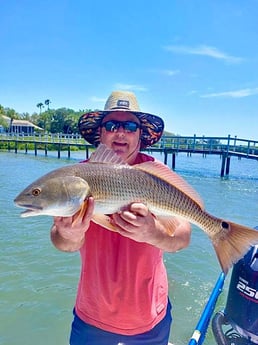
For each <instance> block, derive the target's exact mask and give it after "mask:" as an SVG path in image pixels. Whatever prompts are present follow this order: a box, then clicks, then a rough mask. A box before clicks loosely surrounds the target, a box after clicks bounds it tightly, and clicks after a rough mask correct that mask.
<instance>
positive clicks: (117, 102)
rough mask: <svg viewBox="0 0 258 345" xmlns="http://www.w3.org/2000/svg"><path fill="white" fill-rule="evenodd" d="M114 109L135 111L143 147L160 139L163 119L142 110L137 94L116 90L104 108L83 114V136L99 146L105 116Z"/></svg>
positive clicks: (81, 127) (81, 122)
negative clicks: (139, 125)
mask: <svg viewBox="0 0 258 345" xmlns="http://www.w3.org/2000/svg"><path fill="white" fill-rule="evenodd" d="M114 111H127V112H130V113H133V114H134V115H135V116H136V117H137V118H138V119H139V120H140V124H141V131H142V134H141V148H146V147H148V146H151V145H153V144H155V143H156V142H158V141H159V139H160V138H161V136H162V133H163V130H164V122H163V120H162V119H161V118H160V117H158V116H156V115H152V114H148V113H143V112H141V111H140V108H139V105H138V102H137V99H136V96H135V95H134V94H133V93H132V92H128V91H114V92H112V93H111V95H110V96H109V97H108V99H107V101H106V104H105V107H104V110H100V111H91V112H89V113H86V114H83V115H82V116H81V117H80V119H79V122H78V127H79V131H80V133H81V135H82V136H83V138H84V139H85V140H86V141H88V142H89V143H90V144H93V145H95V146H98V145H99V143H100V125H101V123H102V120H103V118H104V117H105V116H106V115H107V114H109V113H110V112H114Z"/></svg>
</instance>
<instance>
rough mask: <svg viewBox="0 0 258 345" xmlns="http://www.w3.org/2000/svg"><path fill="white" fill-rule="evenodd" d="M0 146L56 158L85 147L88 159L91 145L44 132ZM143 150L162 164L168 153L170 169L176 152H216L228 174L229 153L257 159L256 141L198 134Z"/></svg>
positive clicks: (2, 140) (1, 140)
mask: <svg viewBox="0 0 258 345" xmlns="http://www.w3.org/2000/svg"><path fill="white" fill-rule="evenodd" d="M0 149H1V150H8V151H14V152H15V153H17V152H18V151H21V150H23V151H24V152H25V153H27V152H28V150H33V151H34V153H35V156H36V155H37V153H38V151H39V150H43V151H44V154H45V156H47V155H48V151H50V150H51V151H52V150H55V151H57V156H58V158H60V157H61V152H62V151H67V157H68V158H70V157H71V152H72V151H73V150H85V157H86V158H88V157H89V154H90V152H91V151H92V150H93V149H94V147H93V146H92V145H90V144H87V143H86V142H85V140H84V139H83V138H81V136H80V135H64V134H51V135H49V134H46V135H40V136H36V135H35V136H21V135H6V134H1V135H0ZM144 151H147V152H161V153H163V154H164V163H165V164H167V161H168V157H169V155H172V169H175V167H176V157H177V156H178V153H180V152H185V153H186V154H187V155H189V156H191V155H192V154H202V155H203V156H206V155H210V154H212V155H219V156H220V157H221V169H220V176H221V177H223V176H225V175H226V176H227V175H229V171H230V158H231V157H233V156H236V157H238V158H239V159H241V158H247V159H255V160H258V141H254V140H248V139H239V138H237V137H231V136H230V135H229V136H227V137H205V136H202V137H198V136H196V135H194V136H162V138H161V140H160V142H159V143H158V144H156V145H155V146H153V147H151V148H148V149H146V150H144Z"/></svg>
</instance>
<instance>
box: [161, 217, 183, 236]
mask: <svg viewBox="0 0 258 345" xmlns="http://www.w3.org/2000/svg"><path fill="white" fill-rule="evenodd" d="M156 218H157V219H158V221H159V222H160V223H161V224H162V225H163V226H164V228H165V229H166V232H167V234H168V235H169V236H171V237H173V236H174V234H175V230H176V227H177V225H178V220H177V219H176V217H171V216H156Z"/></svg>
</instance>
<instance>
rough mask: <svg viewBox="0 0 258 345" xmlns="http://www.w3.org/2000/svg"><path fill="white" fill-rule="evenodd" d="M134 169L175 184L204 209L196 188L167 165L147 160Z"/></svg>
mask: <svg viewBox="0 0 258 345" xmlns="http://www.w3.org/2000/svg"><path fill="white" fill-rule="evenodd" d="M133 167H134V168H135V169H138V170H142V171H144V172H146V173H148V174H150V175H153V176H156V177H158V178H159V179H161V180H163V181H166V182H167V183H169V184H170V185H173V186H175V187H176V188H177V189H179V190H180V191H181V192H183V193H184V194H186V195H187V196H188V197H189V198H191V199H192V200H194V201H195V202H196V203H197V204H198V205H199V206H200V208H201V209H202V210H204V204H203V201H202V199H201V197H200V195H199V194H198V193H197V192H196V190H194V189H193V187H191V186H190V185H189V184H188V183H187V182H186V180H184V179H183V178H182V177H181V176H180V175H178V174H176V173H175V172H174V171H172V170H171V169H170V168H169V167H168V166H167V165H165V164H162V163H161V162H157V161H149V162H144V163H140V164H136V165H134V166H133Z"/></svg>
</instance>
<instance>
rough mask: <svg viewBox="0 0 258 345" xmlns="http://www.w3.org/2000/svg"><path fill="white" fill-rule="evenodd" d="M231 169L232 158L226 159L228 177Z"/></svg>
mask: <svg viewBox="0 0 258 345" xmlns="http://www.w3.org/2000/svg"><path fill="white" fill-rule="evenodd" d="M229 169H230V156H228V157H227V159H226V176H228V175H229Z"/></svg>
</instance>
